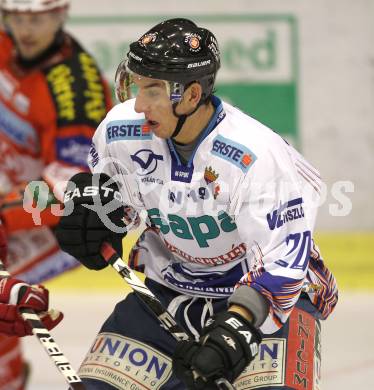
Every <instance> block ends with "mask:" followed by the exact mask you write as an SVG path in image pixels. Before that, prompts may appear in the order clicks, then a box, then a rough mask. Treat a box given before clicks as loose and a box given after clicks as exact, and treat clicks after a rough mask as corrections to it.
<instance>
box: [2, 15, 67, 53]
mask: <svg viewBox="0 0 374 390" xmlns="http://www.w3.org/2000/svg"><path fill="white" fill-rule="evenodd" d="M5 22H6V24H7V26H8V27H9V28H10V31H11V33H12V35H13V38H14V40H15V42H16V46H17V50H18V51H19V53H20V55H21V57H22V58H25V59H27V60H32V59H33V58H35V57H37V56H38V55H39V54H41V53H42V52H43V51H44V50H46V49H47V48H48V47H49V46H50V45H51V43H52V42H53V40H54V37H55V34H56V32H57V30H58V29H59V27H60V26H61V23H62V15H61V11H59V12H56V11H55V12H42V13H31V12H7V14H6V17H5Z"/></svg>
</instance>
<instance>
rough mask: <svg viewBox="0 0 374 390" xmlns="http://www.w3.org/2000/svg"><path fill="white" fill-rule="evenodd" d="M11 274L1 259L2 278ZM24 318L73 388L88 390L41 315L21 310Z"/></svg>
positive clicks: (29, 310) (0, 273) (0, 272)
mask: <svg viewBox="0 0 374 390" xmlns="http://www.w3.org/2000/svg"><path fill="white" fill-rule="evenodd" d="M10 276H11V275H10V274H9V272H8V271H7V270H6V269H5V266H4V264H3V262H2V261H1V259H0V278H9V277H10ZM20 314H21V316H22V318H23V319H24V320H25V321H27V323H28V324H29V325H30V327H31V331H32V333H33V334H34V335H35V336H36V337H37V338H38V340H39V342H40V343H41V344H42V346H43V348H44V350H45V351H46V352H47V354H48V356H49V357H50V358H51V360H53V362H54V363H55V364H56V367H57V369H58V370H59V372H60V373H61V374H62V375H63V377H64V379H65V381H66V382H67V383H68V385H69V388H70V389H71V390H86V388H85V386H84V384H83V382H82V380H81V379H80V377H79V376H78V374H77V373H76V372H75V370H74V369H73V367H72V366H71V364H70V362H69V360H68V359H67V357H66V356H65V355H64V353H63V352H62V351H61V349H60V347H59V346H58V345H57V343H56V342H55V341H54V339H53V337H52V336H51V334H50V333H49V330H48V329H47V328H46V327H45V326H44V324H43V323H42V321H40V318H39V316H38V315H37V314H36V313H35V312H34V311H33V310H32V309H26V308H25V309H22V310H20Z"/></svg>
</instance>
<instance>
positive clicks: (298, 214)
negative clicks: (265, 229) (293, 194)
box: [266, 198, 304, 230]
mask: <svg viewBox="0 0 374 390" xmlns="http://www.w3.org/2000/svg"><path fill="white" fill-rule="evenodd" d="M303 203H304V201H303V198H296V199H292V200H289V201H288V202H285V203H283V204H281V205H280V206H279V207H278V208H277V209H276V210H274V211H273V212H271V213H268V214H266V219H267V221H268V225H269V229H270V230H274V229H278V228H280V227H281V226H283V225H284V224H285V223H287V222H291V221H294V220H296V219H299V218H304V210H303V206H302V204H303Z"/></svg>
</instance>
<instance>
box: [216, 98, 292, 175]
mask: <svg viewBox="0 0 374 390" xmlns="http://www.w3.org/2000/svg"><path fill="white" fill-rule="evenodd" d="M223 108H224V111H225V114H226V116H225V118H224V120H222V121H221V123H220V124H219V125H218V126H217V128H216V129H215V131H214V133H213V137H214V138H213V139H212V142H213V145H212V153H213V154H216V155H218V157H222V158H224V159H226V160H229V161H231V160H235V161H231V162H235V163H236V164H237V165H238V167H239V168H241V170H242V171H244V172H246V171H248V170H249V168H251V167H252V166H253V164H254V163H255V162H256V165H257V166H258V165H266V163H267V162H268V161H269V157H270V156H273V160H278V158H279V156H280V155H284V156H285V157H286V148H287V144H286V142H285V141H284V140H283V139H282V138H281V137H280V136H279V135H278V134H276V133H275V132H274V131H272V130H271V129H270V128H268V127H267V126H265V125H264V124H262V123H261V122H259V121H257V120H256V119H254V118H252V117H251V116H249V115H247V114H245V113H244V112H242V111H241V110H239V109H238V108H236V107H234V106H232V105H230V104H228V103H223Z"/></svg>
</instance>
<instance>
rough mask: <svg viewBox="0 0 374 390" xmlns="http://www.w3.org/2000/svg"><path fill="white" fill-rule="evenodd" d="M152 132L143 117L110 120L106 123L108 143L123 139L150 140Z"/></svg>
mask: <svg viewBox="0 0 374 390" xmlns="http://www.w3.org/2000/svg"><path fill="white" fill-rule="evenodd" d="M150 139H152V132H151V130H150V127H149V126H148V125H147V124H146V123H145V122H144V119H136V120H126V121H123V120H121V121H112V122H109V123H108V124H107V125H106V142H107V143H108V144H110V143H112V142H115V141H123V140H150Z"/></svg>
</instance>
